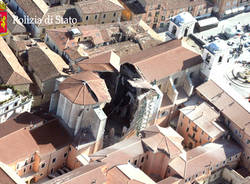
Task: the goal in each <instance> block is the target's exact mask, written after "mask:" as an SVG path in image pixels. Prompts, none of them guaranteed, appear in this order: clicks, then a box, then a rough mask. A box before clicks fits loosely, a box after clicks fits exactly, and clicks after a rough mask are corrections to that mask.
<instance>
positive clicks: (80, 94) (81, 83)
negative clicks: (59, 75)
mask: <svg viewBox="0 0 250 184" xmlns="http://www.w3.org/2000/svg"><path fill="white" fill-rule="evenodd" d="M59 90H60V92H61V93H62V94H63V95H64V96H65V97H66V98H68V99H69V100H70V101H71V102H72V103H75V104H80V105H91V104H97V103H104V102H105V103H109V102H110V101H111V97H110V94H109V92H108V89H107V87H106V84H105V81H104V80H103V79H101V78H100V77H99V76H98V74H96V73H93V72H88V71H87V72H81V73H78V74H75V75H72V76H70V77H69V78H67V79H66V80H65V81H63V82H62V83H61V84H60V86H59Z"/></svg>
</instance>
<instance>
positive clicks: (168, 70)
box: [121, 40, 202, 82]
mask: <svg viewBox="0 0 250 184" xmlns="http://www.w3.org/2000/svg"><path fill="white" fill-rule="evenodd" d="M121 62H122V63H125V62H128V63H132V64H134V65H135V67H137V69H138V70H139V71H140V72H141V73H142V75H143V76H144V77H145V79H146V80H148V81H150V82H152V81H154V80H161V79H164V78H166V77H168V76H169V75H172V74H174V73H177V72H179V71H182V70H185V69H187V68H189V67H192V66H195V65H197V64H200V63H202V58H201V56H200V55H198V54H196V53H194V52H192V51H190V50H188V49H186V48H184V47H182V45H181V41H180V40H174V41H170V42H167V43H164V44H162V45H160V46H157V47H154V48H150V49H146V50H143V51H141V52H139V53H138V54H136V55H131V56H128V57H125V58H122V59H121Z"/></svg>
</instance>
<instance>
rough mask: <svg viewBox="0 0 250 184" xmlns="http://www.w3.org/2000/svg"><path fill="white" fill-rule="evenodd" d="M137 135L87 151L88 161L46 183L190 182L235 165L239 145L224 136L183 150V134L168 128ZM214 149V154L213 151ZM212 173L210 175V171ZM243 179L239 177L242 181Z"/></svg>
mask: <svg viewBox="0 0 250 184" xmlns="http://www.w3.org/2000/svg"><path fill="white" fill-rule="evenodd" d="M141 135H142V136H141V138H138V137H131V138H129V139H126V140H123V141H121V142H119V143H117V144H115V145H112V146H110V147H107V148H105V149H103V150H100V151H98V152H96V153H95V154H92V155H90V159H91V160H92V161H91V163H90V164H88V165H86V166H81V167H79V168H77V169H75V170H73V171H72V172H69V173H67V174H65V175H62V176H59V177H57V178H55V179H53V180H50V181H48V182H47V183H46V184H53V183H55V182H60V183H79V182H80V181H83V180H84V181H85V182H86V183H93V182H96V183H107V184H115V183H138V184H143V183H148V184H156V183H157V184H163V183H164V184H168V183H175V184H178V183H188V184H189V183H192V182H203V181H207V179H208V180H212V178H211V177H210V175H211V174H215V173H216V175H217V177H216V178H218V176H219V175H220V174H219V173H218V171H220V170H221V168H224V167H225V166H230V167H232V168H235V167H236V166H237V164H238V162H239V158H240V155H241V149H240V148H239V147H238V146H237V145H235V144H234V143H231V142H228V141H227V140H220V141H218V142H216V143H208V144H205V145H204V146H199V147H197V148H195V149H193V150H190V151H185V150H184V149H183V147H182V145H181V142H182V141H183V138H182V137H181V136H180V135H179V134H178V133H177V132H175V131H174V130H173V129H172V128H170V127H168V128H161V127H158V126H153V127H149V128H147V129H145V130H143V131H142V132H141ZM215 152H216V154H214V153H215ZM213 176H214V175H213ZM244 181H247V180H241V182H244Z"/></svg>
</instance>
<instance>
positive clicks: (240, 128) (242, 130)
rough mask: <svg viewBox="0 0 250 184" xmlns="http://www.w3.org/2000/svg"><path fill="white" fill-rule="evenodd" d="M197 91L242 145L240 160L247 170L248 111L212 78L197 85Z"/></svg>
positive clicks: (249, 153)
mask: <svg viewBox="0 0 250 184" xmlns="http://www.w3.org/2000/svg"><path fill="white" fill-rule="evenodd" d="M197 92H198V94H199V95H200V96H201V97H202V98H203V99H205V100H206V101H208V103H211V104H212V105H213V106H214V107H215V108H216V109H217V111H218V112H220V115H221V118H222V120H223V123H224V125H225V126H226V127H227V128H228V129H230V130H231V135H232V137H233V138H234V139H235V140H236V141H237V142H238V143H239V144H240V145H241V146H242V147H243V153H242V157H241V161H242V164H243V166H244V167H246V168H247V169H248V170H249V169H250V168H249V165H250V164H249V163H250V149H249V148H250V147H249V146H250V136H249V127H250V123H249V119H250V114H249V112H248V111H247V109H246V108H245V107H244V106H242V105H241V104H239V103H238V102H237V101H236V100H235V99H234V98H233V97H232V96H231V95H232V94H229V93H228V91H227V92H226V91H225V90H224V89H223V88H221V87H220V86H218V85H217V84H216V83H215V82H213V81H212V80H209V81H208V82H206V83H204V84H202V85H201V86H199V87H198V88H197ZM234 94H235V93H234Z"/></svg>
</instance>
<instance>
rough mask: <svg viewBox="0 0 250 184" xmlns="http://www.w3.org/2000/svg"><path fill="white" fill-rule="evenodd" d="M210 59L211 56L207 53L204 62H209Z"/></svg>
mask: <svg viewBox="0 0 250 184" xmlns="http://www.w3.org/2000/svg"><path fill="white" fill-rule="evenodd" d="M210 60H211V56H210V54H207V57H206V62H207V63H209V62H210Z"/></svg>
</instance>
